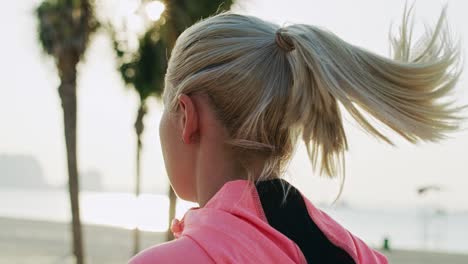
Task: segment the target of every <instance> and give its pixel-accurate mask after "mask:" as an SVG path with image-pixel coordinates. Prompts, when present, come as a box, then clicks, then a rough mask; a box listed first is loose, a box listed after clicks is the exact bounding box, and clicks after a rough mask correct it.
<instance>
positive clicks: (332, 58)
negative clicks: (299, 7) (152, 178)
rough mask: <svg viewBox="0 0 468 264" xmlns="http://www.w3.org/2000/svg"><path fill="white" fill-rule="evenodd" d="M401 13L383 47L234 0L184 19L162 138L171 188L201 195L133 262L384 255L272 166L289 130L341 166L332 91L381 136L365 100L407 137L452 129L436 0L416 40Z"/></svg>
mask: <svg viewBox="0 0 468 264" xmlns="http://www.w3.org/2000/svg"><path fill="white" fill-rule="evenodd" d="M408 17H409V12H406V11H405V14H404V19H403V25H402V27H401V31H400V33H401V34H400V36H399V38H394V39H393V41H392V45H393V50H394V57H395V58H394V59H393V60H392V59H387V58H384V57H382V56H379V55H376V54H374V53H372V52H369V51H366V50H364V49H362V48H359V47H356V46H353V45H351V44H349V43H347V42H345V41H343V40H342V39H340V38H339V37H337V36H335V35H333V34H332V33H330V32H328V31H325V30H322V29H319V28H317V27H314V26H310V25H303V24H297V25H291V26H287V27H282V28H281V27H279V26H278V25H276V24H272V23H269V22H266V21H264V20H261V19H259V18H256V17H253V16H246V15H239V14H234V13H230V12H228V13H221V14H218V15H216V16H213V17H210V18H207V19H205V20H202V21H200V22H198V23H196V24H195V25H193V26H191V27H190V28H188V29H186V30H185V31H184V32H183V34H181V35H180V37H179V38H178V40H177V42H176V45H175V47H174V50H173V51H172V54H171V58H170V60H169V64H168V69H167V74H166V79H165V92H164V105H165V111H164V114H163V117H162V120H161V123H160V138H161V145H162V149H163V155H164V161H165V165H166V169H167V173H168V176H169V179H170V182H171V185H172V187H173V189H174V191H175V192H176V194H177V195H178V196H179V197H180V198H181V199H184V200H187V201H193V202H197V203H198V204H199V207H194V208H191V209H190V210H189V211H188V212H187V213H186V214H185V215H184V217H183V218H182V219H181V221H177V220H176V221H175V222H174V223H173V224H172V227H171V229H172V232H173V233H174V235H175V237H176V239H175V240H173V241H170V242H166V243H163V244H161V245H158V246H155V247H152V248H149V249H147V250H145V251H143V252H141V253H140V254H138V255H137V256H135V257H134V258H132V259H131V260H130V263H134V264H136V263H387V259H386V258H385V256H383V255H382V254H380V253H379V252H377V251H375V250H373V249H371V248H370V247H369V246H367V245H366V244H365V243H364V242H363V241H361V240H360V239H359V238H358V237H356V236H355V235H353V234H351V233H350V232H349V231H347V230H346V229H344V228H343V227H341V226H340V225H339V224H338V223H337V222H335V221H334V220H333V219H331V218H330V217H329V216H327V215H326V214H325V213H323V212H322V211H320V210H319V209H317V208H316V207H315V206H314V205H313V204H312V203H311V202H310V201H309V200H308V199H307V198H306V197H304V196H303V195H302V194H301V193H300V192H299V191H298V190H297V189H296V188H295V187H294V186H292V185H290V184H289V183H288V182H287V181H285V180H283V179H281V176H282V175H283V172H284V170H285V168H286V166H287V164H288V161H289V160H290V158H291V156H292V153H293V152H294V149H295V146H296V143H297V141H298V139H299V137H301V138H302V140H303V141H304V142H305V144H306V146H307V149H308V154H309V156H310V159H311V162H312V164H313V165H314V168H318V169H319V171H320V172H321V173H324V174H326V175H329V176H335V175H342V176H344V174H343V168H342V167H343V154H344V151H345V150H346V148H347V142H346V135H345V132H344V129H343V122H342V117H341V112H340V108H339V103H340V104H341V105H342V107H344V109H346V110H347V111H348V112H349V113H350V114H351V116H353V117H354V118H355V119H356V120H357V122H358V123H359V124H360V125H361V126H362V127H363V128H364V129H365V130H366V131H368V132H369V133H370V134H372V135H374V136H376V137H378V138H380V139H382V140H384V141H386V142H389V143H391V141H390V139H389V138H388V137H387V136H385V135H384V134H383V133H382V132H381V131H380V130H378V129H377V128H375V127H374V126H373V125H372V124H370V123H369V122H368V121H367V119H366V117H365V115H363V112H367V113H368V114H370V115H371V116H372V117H374V118H375V119H378V120H379V121H381V122H382V123H383V124H385V125H386V126H388V127H389V128H390V129H392V130H393V131H395V132H397V133H398V134H400V135H401V136H402V137H403V138H405V139H407V140H409V141H410V142H418V141H427V140H429V141H436V140H439V139H441V138H443V136H444V134H445V133H447V132H451V131H454V130H455V129H457V121H459V119H460V118H459V117H457V115H456V114H457V112H458V111H459V110H460V107H454V106H452V105H451V104H449V103H444V102H440V101H439V99H440V98H443V97H444V96H446V95H447V94H448V93H449V92H450V91H451V90H452V88H453V87H454V85H455V83H456V81H457V78H458V76H459V74H460V67H459V50H458V46H456V45H454V44H453V43H452V42H451V39H450V36H449V35H448V31H447V29H446V24H445V22H444V17H445V9H444V11H443V12H442V14H441V17H440V19H439V22H438V23H437V26H436V28H435V29H434V30H433V31H430V32H428V34H426V35H425V38H423V39H421V40H420V41H419V42H418V44H419V46H416V47H413V46H411V43H410V35H411V30H410V29H408V28H407V25H406V24H407V21H408Z"/></svg>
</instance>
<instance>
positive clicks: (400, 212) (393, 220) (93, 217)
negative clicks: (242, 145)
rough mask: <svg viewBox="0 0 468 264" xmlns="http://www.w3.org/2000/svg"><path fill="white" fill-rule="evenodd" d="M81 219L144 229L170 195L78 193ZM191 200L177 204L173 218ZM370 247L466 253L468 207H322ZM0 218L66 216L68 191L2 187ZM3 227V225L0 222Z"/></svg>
mask: <svg viewBox="0 0 468 264" xmlns="http://www.w3.org/2000/svg"><path fill="white" fill-rule="evenodd" d="M80 202H81V211H80V212H81V217H82V221H83V222H84V223H88V224H99V225H109V226H115V227H122V228H127V229H132V228H135V227H137V226H138V228H140V229H142V230H146V231H159V232H160V231H165V230H167V228H168V217H169V216H168V206H169V200H168V198H167V197H166V196H164V195H153V194H143V195H141V196H140V197H139V198H138V199H137V198H136V197H135V196H134V195H132V194H130V193H99V192H82V193H81V194H80ZM193 206H197V205H196V204H194V203H189V202H184V201H181V202H179V201H178V203H177V208H176V217H177V218H179V219H180V218H181V217H182V216H183V214H184V213H185V212H186V211H187V210H188V209H189V208H190V207H193ZM321 209H322V210H323V211H325V212H326V213H327V214H329V215H330V216H331V217H332V218H334V219H335V220H336V221H337V222H339V223H340V224H341V225H343V226H344V227H345V228H347V229H348V230H349V231H351V232H352V233H353V234H355V235H357V236H358V237H359V238H361V239H362V240H364V241H365V242H366V243H368V244H369V245H371V246H374V247H380V246H381V245H382V243H383V240H384V238H385V237H387V238H388V239H389V240H390V245H391V246H392V247H394V248H399V249H426V250H434V251H446V252H460V253H468V243H466V239H467V237H468V212H443V211H436V210H430V209H428V208H426V209H388V210H384V209H373V208H354V207H336V208H321ZM0 217H11V218H21V219H31V220H45V221H56V222H68V221H70V218H71V216H70V210H69V198H68V193H67V192H66V191H62V190H51V191H49V190H48V191H31V190H11V189H8V190H5V189H4V190H2V189H0ZM0 228H1V227H0Z"/></svg>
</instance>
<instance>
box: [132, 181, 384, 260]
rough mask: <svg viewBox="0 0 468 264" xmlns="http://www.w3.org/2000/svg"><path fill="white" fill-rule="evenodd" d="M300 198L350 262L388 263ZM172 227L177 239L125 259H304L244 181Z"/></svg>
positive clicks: (229, 184)
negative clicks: (268, 219)
mask: <svg viewBox="0 0 468 264" xmlns="http://www.w3.org/2000/svg"><path fill="white" fill-rule="evenodd" d="M301 196H302V198H303V200H304V202H305V205H306V208H307V212H308V213H309V216H310V218H311V219H312V221H313V222H314V223H315V225H316V226H317V227H318V228H319V229H320V230H321V231H322V232H323V234H324V235H325V236H326V238H327V239H328V240H329V241H330V242H331V243H332V244H333V245H334V246H336V247H338V248H340V249H342V250H344V251H345V252H346V253H347V254H348V255H349V256H350V257H351V258H352V260H353V261H354V263H359V264H361V263H362V264H386V263H388V261H387V259H386V257H385V256H384V255H382V254H381V253H379V252H377V251H375V250H373V249H371V248H370V247H368V246H367V245H366V244H365V243H364V242H363V241H362V240H360V239H359V238H358V237H356V236H354V235H353V234H351V233H350V232H349V231H348V230H346V229H345V228H343V227H342V226H341V225H339V224H338V223H337V222H335V221H334V220H333V219H332V218H330V217H329V216H328V215H327V214H326V213H324V212H322V211H321V210H319V209H317V208H316V207H315V206H314V205H313V204H312V203H311V202H310V201H309V200H308V199H307V198H306V197H304V196H303V195H302V194H301ZM171 230H172V232H173V234H174V236H175V237H176V239H174V240H172V241H169V242H166V243H162V244H159V245H157V246H154V247H151V248H148V249H146V250H144V251H142V252H140V253H139V254H138V255H136V256H134V257H133V258H132V259H131V260H130V262H129V263H130V264H149V263H285V264H286V263H307V261H306V258H305V256H304V255H303V254H302V252H301V249H300V248H299V247H298V245H297V244H296V243H295V242H294V241H292V240H291V239H289V238H288V237H287V236H285V235H284V234H283V233H281V232H279V231H278V230H276V229H275V228H273V227H272V226H270V224H269V223H268V221H267V218H266V216H265V212H264V211H263V208H262V203H261V201H260V198H259V194H258V192H257V189H256V188H255V187H253V185H252V184H251V183H249V182H248V181H246V180H234V181H229V182H227V183H225V184H224V185H223V187H222V188H221V189H220V190H219V191H218V192H217V193H216V194H215V195H214V196H213V197H212V198H211V199H210V200H209V201H208V202H207V203H206V205H205V206H204V207H202V208H200V207H193V208H191V209H190V210H188V211H187V212H186V213H185V215H184V217H183V218H182V219H181V220H180V221H177V220H175V221H174V222H173V224H172V226H171ZM320 261H321V260H320V258H317V263H321V262H320ZM322 263H323V262H322Z"/></svg>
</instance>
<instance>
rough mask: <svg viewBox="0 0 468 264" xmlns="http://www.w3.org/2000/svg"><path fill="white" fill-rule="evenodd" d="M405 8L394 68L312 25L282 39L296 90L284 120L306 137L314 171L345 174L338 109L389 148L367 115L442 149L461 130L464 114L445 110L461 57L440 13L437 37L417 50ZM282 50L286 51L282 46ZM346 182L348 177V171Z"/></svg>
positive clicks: (431, 34) (294, 28) (291, 29)
mask: <svg viewBox="0 0 468 264" xmlns="http://www.w3.org/2000/svg"><path fill="white" fill-rule="evenodd" d="M410 15H411V9H410V10H409V11H407V9H406V8H405V11H404V15H403V23H402V25H401V27H400V34H399V36H398V37H394V38H391V44H392V48H393V57H394V58H393V60H392V59H388V58H385V57H382V56H379V55H377V54H375V53H372V52H369V51H366V50H364V49H362V48H359V47H357V46H353V45H351V44H349V43H347V42H345V41H343V40H342V39H340V38H339V37H337V36H336V35H334V34H332V33H330V32H328V31H325V30H322V29H319V28H317V27H314V26H310V25H303V24H297V25H291V26H288V27H286V28H282V29H281V31H278V34H280V38H277V43H278V39H280V40H281V41H282V42H283V43H290V44H291V46H292V47H293V50H292V49H291V51H288V50H285V52H289V53H288V61H289V66H290V68H291V72H292V75H293V85H292V87H291V90H290V99H289V102H288V107H287V111H286V113H287V117H286V118H285V120H294V122H295V123H296V124H298V125H299V128H300V129H301V132H302V137H303V140H304V142H305V144H306V147H307V152H308V154H309V157H310V159H311V161H312V164H313V166H314V168H316V167H317V166H319V167H320V172H325V174H327V175H329V176H334V175H337V174H338V173H339V169H340V168H344V159H343V154H344V151H345V150H346V149H347V140H346V135H345V132H344V129H343V122H342V117H341V113H340V109H339V104H341V105H342V106H343V107H344V108H345V109H346V110H347V111H348V112H349V113H350V114H351V116H352V117H353V118H354V119H355V120H356V121H357V122H358V123H359V125H360V126H362V127H363V128H364V130H365V131H367V132H369V133H370V134H371V135H374V136H376V137H377V138H379V139H382V140H384V141H385V142H387V143H389V144H393V143H392V141H391V140H390V138H389V137H388V136H386V135H384V134H383V133H382V132H381V131H380V130H379V129H377V128H376V127H375V126H374V125H372V124H371V123H370V122H369V121H368V119H367V118H366V117H365V116H364V114H363V112H367V113H368V114H370V115H371V116H372V117H374V118H376V119H377V120H379V121H380V122H382V123H383V124H385V125H386V126H388V127H389V128H391V129H392V130H393V131H395V132H397V133H398V134H399V135H401V136H402V137H403V138H405V139H406V140H408V141H409V142H411V143H415V142H418V141H438V140H440V139H442V138H444V137H445V135H446V133H447V132H452V131H454V130H456V129H457V128H458V124H457V121H460V119H461V117H459V116H457V115H456V114H457V112H459V111H460V110H461V109H462V108H464V107H456V106H453V104H452V102H441V101H439V99H440V98H442V97H444V96H446V95H448V94H449V93H450V92H451V91H452V89H453V88H454V86H455V84H456V82H457V80H458V78H459V76H460V74H461V63H460V50H459V45H458V43H456V44H454V43H453V41H452V39H451V38H450V36H449V32H448V28H447V24H446V21H445V17H446V7H445V8H444V9H443V11H442V13H441V15H440V18H439V20H438V22H437V25H436V27H435V29H434V30H430V29H429V30H427V32H426V34H425V35H424V36H423V37H422V38H421V39H420V40H419V41H418V42H417V43H416V44H417V45H416V46H413V44H412V43H411V35H412V29H411V28H409V27H408V21H409V20H410ZM280 47H281V46H280ZM343 176H344V170H343Z"/></svg>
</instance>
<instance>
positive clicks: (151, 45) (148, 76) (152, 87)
mask: <svg viewBox="0 0 468 264" xmlns="http://www.w3.org/2000/svg"><path fill="white" fill-rule="evenodd" d="M111 30H112V29H111ZM159 30H160V24H158V23H156V24H154V26H152V27H151V28H150V29H149V30H148V31H146V32H145V34H144V35H143V36H142V37H141V38H140V40H139V47H138V50H137V51H136V52H131V51H130V50H128V48H127V46H126V45H125V42H126V41H125V40H119V39H118V38H117V37H116V32H112V37H113V43H114V50H115V51H116V54H117V58H118V60H119V71H120V73H121V75H122V78H123V80H124V82H125V83H126V84H127V85H128V86H129V87H131V88H133V89H134V90H135V91H136V92H137V93H138V95H139V107H138V112H137V117H136V121H135V125H134V128H135V134H136V138H137V145H136V146H137V151H136V174H135V177H136V178H135V195H136V196H137V197H138V196H139V195H140V190H141V151H142V141H141V136H142V134H143V131H144V122H143V120H144V117H145V115H146V113H147V106H146V100H147V99H148V98H149V97H150V96H155V97H157V98H159V97H160V96H161V94H162V90H163V80H164V73H165V70H166V64H167V61H166V54H165V51H166V46H165V43H164V42H163V41H161V39H160V35H159ZM139 236H140V235H139V231H138V228H135V230H134V246H133V251H134V253H135V254H136V253H138V251H139V249H140V245H139V242H140V239H139Z"/></svg>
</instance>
